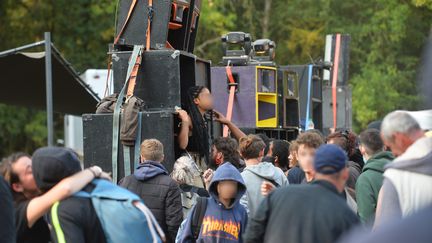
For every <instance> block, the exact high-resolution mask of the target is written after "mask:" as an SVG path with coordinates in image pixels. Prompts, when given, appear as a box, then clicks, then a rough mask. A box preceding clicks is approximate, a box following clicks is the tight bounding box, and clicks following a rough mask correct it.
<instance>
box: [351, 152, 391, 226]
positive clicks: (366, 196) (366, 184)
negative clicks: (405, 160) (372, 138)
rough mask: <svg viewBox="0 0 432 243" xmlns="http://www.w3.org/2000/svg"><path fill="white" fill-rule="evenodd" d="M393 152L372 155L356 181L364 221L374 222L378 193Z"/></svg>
mask: <svg viewBox="0 0 432 243" xmlns="http://www.w3.org/2000/svg"><path fill="white" fill-rule="evenodd" d="M393 159H394V156H393V154H392V153H391V152H380V153H378V154H376V155H374V156H372V157H371V158H370V159H369V160H368V161H367V162H366V164H365V165H364V167H363V171H362V174H361V175H360V177H359V178H358V179H357V183H356V198H357V206H358V215H359V217H360V220H361V221H362V222H363V223H373V221H374V219H375V210H376V206H377V201H378V193H379V191H380V189H381V186H382V183H383V179H384V177H383V173H384V166H385V165H386V164H387V163H389V162H391V161H392V160H393Z"/></svg>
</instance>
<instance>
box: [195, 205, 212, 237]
mask: <svg viewBox="0 0 432 243" xmlns="http://www.w3.org/2000/svg"><path fill="white" fill-rule="evenodd" d="M207 199H208V198H207V197H198V198H197V202H196V204H195V210H194V211H193V212H192V235H193V238H194V241H196V240H197V239H198V236H199V233H200V230H201V225H202V222H203V219H204V215H205V212H206V210H207Z"/></svg>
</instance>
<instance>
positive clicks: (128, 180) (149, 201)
mask: <svg viewBox="0 0 432 243" xmlns="http://www.w3.org/2000/svg"><path fill="white" fill-rule="evenodd" d="M163 159H164V151H163V145H162V143H161V142H160V141H159V140H156V139H147V140H144V141H143V142H142V144H141V161H142V162H141V164H140V165H139V166H138V168H136V170H135V172H134V174H132V175H129V176H126V177H125V178H123V179H122V180H121V181H120V182H119V185H120V186H122V187H124V188H126V189H128V190H130V191H132V192H134V193H136V194H137V195H139V196H140V197H141V198H142V199H143V200H144V203H145V204H146V206H147V207H148V208H149V209H150V211H151V212H152V213H153V215H154V216H155V218H156V220H157V221H158V223H159V225H160V226H161V227H162V229H163V230H164V232H165V233H166V236H167V242H168V243H169V242H174V240H175V237H176V235H177V231H178V228H179V227H180V224H181V222H182V220H183V213H182V209H183V207H182V203H181V196H180V188H179V186H178V185H177V183H176V182H175V181H174V180H173V179H172V178H171V177H170V176H169V175H168V171H167V170H166V169H165V167H164V166H163V165H162V164H161V162H162V161H163Z"/></svg>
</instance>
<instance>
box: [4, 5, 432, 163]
mask: <svg viewBox="0 0 432 243" xmlns="http://www.w3.org/2000/svg"><path fill="white" fill-rule="evenodd" d="M116 4H117V1H112V0H74V1H67V0H56V1H48V0H2V1H0V40H2V41H1V42H0V50H5V49H9V48H13V47H16V46H20V45H23V44H28V43H32V42H34V41H38V40H41V39H42V38H43V32H45V31H51V32H52V38H53V41H54V43H55V45H56V46H57V47H58V48H59V50H60V51H61V52H62V54H63V55H64V56H65V58H66V59H67V60H68V61H70V62H71V63H72V65H73V66H74V67H75V68H76V69H77V70H78V71H84V70H85V69H87V68H105V67H106V58H107V56H106V52H107V44H108V43H110V42H112V39H113V34H114V20H115V8H116ZM431 23H432V1H431V0H409V1H408V0H405V1H392V0H374V1H372V0H363V1H344V0H291V1H288V0H265V1H263V0H229V1H226V0H202V9H201V17H200V20H199V30H198V37H197V40H196V45H195V53H196V54H197V55H198V56H200V57H203V58H207V59H210V60H212V62H213V65H217V64H218V63H219V62H220V60H221V55H222V51H221V45H220V36H221V35H223V34H224V33H226V32H228V31H244V32H249V33H251V34H252V36H253V38H254V39H259V38H270V39H272V40H274V41H275V42H276V44H277V51H276V60H277V62H278V63H279V64H303V63H309V62H310V60H311V59H315V58H317V57H320V56H321V57H322V56H323V55H324V41H325V35H326V34H329V33H336V32H339V33H348V34H350V35H351V37H352V41H351V58H350V60H351V61H350V84H351V86H352V87H353V112H354V124H355V126H356V128H357V129H358V130H359V129H362V128H364V127H365V126H366V125H367V124H368V123H369V122H370V121H373V120H376V119H381V118H382V117H383V116H384V115H385V114H386V113H388V112H389V111H391V110H394V109H416V108H417V107H418V104H419V98H418V95H417V90H416V89H417V87H416V84H415V78H416V70H417V67H418V65H419V57H420V55H421V51H422V46H423V44H424V41H425V40H426V38H427V36H428V34H429V33H430V31H431ZM44 114H45V113H41V112H38V111H34V110H29V109H26V108H16V107H10V106H5V105H0V146H1V147H0V156H1V155H2V154H5V153H8V152H10V151H14V150H22V149H23V150H26V151H28V152H31V151H32V150H33V149H34V148H36V147H37V146H41V145H43V144H44V143H45V141H46V128H45V115H44ZM61 124H62V119H61V116H56V127H57V128H58V129H57V130H58V135H59V136H58V137H60V136H61V132H62V129H61Z"/></svg>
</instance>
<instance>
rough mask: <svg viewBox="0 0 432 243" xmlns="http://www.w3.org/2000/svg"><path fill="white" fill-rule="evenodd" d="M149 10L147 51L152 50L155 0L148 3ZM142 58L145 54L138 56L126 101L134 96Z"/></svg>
mask: <svg viewBox="0 0 432 243" xmlns="http://www.w3.org/2000/svg"><path fill="white" fill-rule="evenodd" d="M134 1H136V0H134ZM132 4H135V3H132ZM132 9H133V7H132V5H131V8H130V9H129V13H131V10H132ZM148 9H149V11H148V20H147V31H146V51H148V50H150V35H151V23H152V20H153V0H149V1H148ZM128 15H129V14H128ZM142 57H143V53H141V54H140V55H139V56H138V58H137V60H136V62H135V65H134V67H133V69H132V73H131V76H130V78H129V84H128V89H127V92H126V100H128V99H129V98H130V97H132V96H133V94H134V90H135V85H136V77H137V75H138V70H139V67H140V65H141V60H142Z"/></svg>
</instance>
